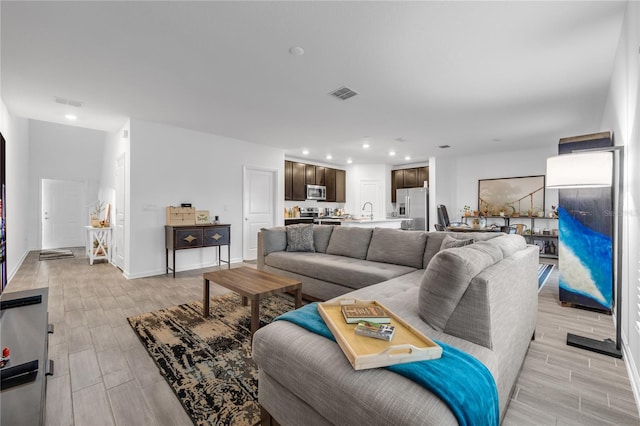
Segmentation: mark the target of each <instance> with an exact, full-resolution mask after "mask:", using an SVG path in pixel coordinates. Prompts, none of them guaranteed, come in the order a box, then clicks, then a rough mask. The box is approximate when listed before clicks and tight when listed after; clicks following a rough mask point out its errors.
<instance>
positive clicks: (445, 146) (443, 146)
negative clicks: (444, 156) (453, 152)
mask: <svg viewBox="0 0 640 426" xmlns="http://www.w3.org/2000/svg"><path fill="white" fill-rule="evenodd" d="M438 148H441V149H446V148H451V145H440V146H438Z"/></svg>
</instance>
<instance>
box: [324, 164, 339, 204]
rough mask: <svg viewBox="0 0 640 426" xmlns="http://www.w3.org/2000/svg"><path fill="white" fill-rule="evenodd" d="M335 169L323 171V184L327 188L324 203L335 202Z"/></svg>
mask: <svg viewBox="0 0 640 426" xmlns="http://www.w3.org/2000/svg"><path fill="white" fill-rule="evenodd" d="M336 172H337V170H336V169H329V168H327V169H325V171H324V184H325V186H326V187H327V199H326V201H332V202H335V201H336Z"/></svg>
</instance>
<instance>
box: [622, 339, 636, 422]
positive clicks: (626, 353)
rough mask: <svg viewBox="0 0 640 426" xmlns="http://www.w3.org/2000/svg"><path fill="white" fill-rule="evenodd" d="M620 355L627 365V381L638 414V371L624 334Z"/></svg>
mask: <svg viewBox="0 0 640 426" xmlns="http://www.w3.org/2000/svg"><path fill="white" fill-rule="evenodd" d="M622 356H623V357H624V365H626V366H627V374H628V375H629V382H631V389H632V390H633V397H634V399H635V400H636V409H637V410H638V415H640V373H639V372H638V369H637V368H636V363H635V360H634V359H633V353H632V352H631V350H630V349H629V345H628V343H627V339H626V336H624V335H623V336H622Z"/></svg>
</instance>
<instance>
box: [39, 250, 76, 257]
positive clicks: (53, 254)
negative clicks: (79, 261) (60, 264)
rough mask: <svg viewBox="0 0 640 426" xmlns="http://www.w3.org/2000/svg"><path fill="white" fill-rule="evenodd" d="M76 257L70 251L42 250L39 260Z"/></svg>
mask: <svg viewBox="0 0 640 426" xmlns="http://www.w3.org/2000/svg"><path fill="white" fill-rule="evenodd" d="M75 257H76V256H75V255H74V254H73V252H72V251H71V250H68V249H56V250H42V251H40V259H39V260H57V259H73V258H75Z"/></svg>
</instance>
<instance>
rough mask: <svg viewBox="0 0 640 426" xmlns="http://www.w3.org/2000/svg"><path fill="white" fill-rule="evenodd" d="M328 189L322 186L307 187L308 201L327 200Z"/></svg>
mask: <svg viewBox="0 0 640 426" xmlns="http://www.w3.org/2000/svg"><path fill="white" fill-rule="evenodd" d="M326 199H327V187H326V186H322V185H307V200H326Z"/></svg>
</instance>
